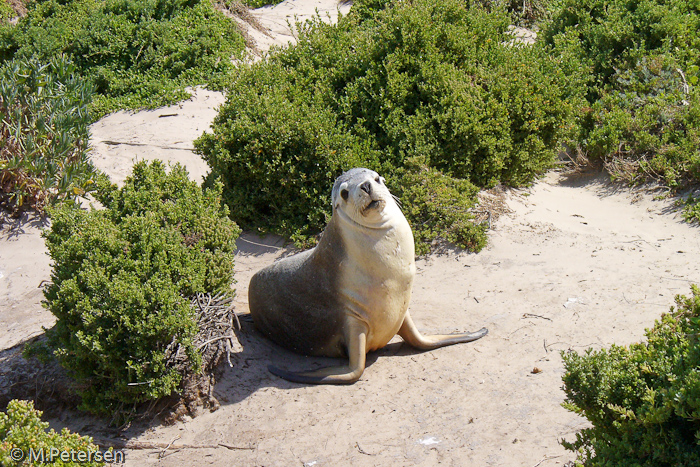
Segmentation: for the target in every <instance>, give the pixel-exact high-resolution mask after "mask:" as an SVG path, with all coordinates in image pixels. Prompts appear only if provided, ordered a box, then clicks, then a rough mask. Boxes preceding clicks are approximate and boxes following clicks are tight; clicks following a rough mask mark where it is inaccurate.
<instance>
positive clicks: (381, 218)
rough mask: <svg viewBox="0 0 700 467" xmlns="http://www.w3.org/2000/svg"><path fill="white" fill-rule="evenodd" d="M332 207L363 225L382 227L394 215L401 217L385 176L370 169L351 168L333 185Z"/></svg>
mask: <svg viewBox="0 0 700 467" xmlns="http://www.w3.org/2000/svg"><path fill="white" fill-rule="evenodd" d="M332 200H333V210H334V211H340V212H341V213H342V214H344V215H346V216H347V217H349V218H350V219H351V220H353V221H354V222H356V223H358V224H360V225H363V226H365V227H381V226H384V225H385V224H386V223H387V222H391V221H392V219H393V218H395V217H396V216H397V215H400V216H401V217H403V214H401V210H400V209H399V207H398V205H397V204H396V201H394V197H393V195H392V194H391V193H390V192H389V189H388V188H387V187H386V185H385V184H384V177H381V176H380V175H379V174H378V173H377V172H375V171H373V170H369V169H360V168H358V169H351V170H348V171H347V172H345V173H344V174H342V175H341V176H340V177H338V178H337V179H336V181H335V184H334V185H333V192H332Z"/></svg>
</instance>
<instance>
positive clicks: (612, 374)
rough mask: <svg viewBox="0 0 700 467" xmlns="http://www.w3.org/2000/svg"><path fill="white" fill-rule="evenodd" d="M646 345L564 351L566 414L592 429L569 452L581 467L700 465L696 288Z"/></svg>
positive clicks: (699, 347)
mask: <svg viewBox="0 0 700 467" xmlns="http://www.w3.org/2000/svg"><path fill="white" fill-rule="evenodd" d="M676 302H677V304H678V306H677V308H676V309H675V310H673V309H672V310H671V312H670V313H668V314H665V315H664V316H663V317H662V319H661V320H660V321H657V323H656V324H655V325H654V327H653V328H652V329H650V330H647V332H646V338H647V342H646V343H639V344H633V345H631V346H629V348H628V347H620V346H617V345H613V346H612V347H611V348H610V349H609V350H600V351H596V352H593V351H590V350H589V351H587V352H586V354H585V355H579V354H576V353H567V354H563V357H564V363H565V368H566V373H565V374H564V377H563V379H564V390H565V392H566V397H567V399H566V402H565V404H564V406H565V407H566V408H568V409H569V410H571V411H573V412H575V413H578V414H580V415H583V416H585V417H586V418H588V420H589V421H590V422H591V423H592V424H593V427H592V428H586V429H584V430H583V431H582V432H581V433H578V434H577V435H576V441H575V442H573V443H564V445H565V446H566V447H567V448H568V449H572V450H580V451H579V452H580V453H581V456H580V458H579V461H580V462H584V464H585V465H586V466H616V467H627V466H629V467H633V466H635V467H665V466H668V467H671V466H673V467H683V466H687V467H691V466H697V465H700V289H698V288H697V287H693V297H691V298H686V297H682V296H681V297H677V299H676Z"/></svg>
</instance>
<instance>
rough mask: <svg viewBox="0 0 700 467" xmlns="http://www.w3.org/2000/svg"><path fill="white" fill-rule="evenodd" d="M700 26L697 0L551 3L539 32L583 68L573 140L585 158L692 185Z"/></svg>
mask: <svg viewBox="0 0 700 467" xmlns="http://www.w3.org/2000/svg"><path fill="white" fill-rule="evenodd" d="M698 30H700V5H699V4H698V3H697V2H686V1H684V0H670V1H660V0H636V1H631V2H630V1H627V0H585V1H582V2H581V1H573V0H562V1H560V2H558V4H557V8H556V9H555V10H554V12H553V15H552V19H551V21H550V22H548V23H547V24H546V25H545V26H544V27H543V30H542V33H541V37H542V38H543V40H544V42H545V43H547V44H549V45H550V46H551V50H552V53H555V54H556V53H569V54H572V55H574V56H577V57H578V58H579V60H580V61H581V63H582V64H583V65H584V66H586V67H589V68H590V70H591V80H590V82H589V86H588V90H587V99H588V101H589V106H587V108H586V109H584V115H582V118H581V131H580V134H579V136H578V141H577V145H578V146H579V149H580V150H581V151H582V153H583V154H584V155H585V156H586V157H587V158H588V159H589V160H590V162H592V163H594V164H604V165H605V166H606V167H607V168H608V169H609V171H610V172H611V174H612V175H613V177H614V178H619V179H622V180H625V181H628V182H632V183H637V182H643V181H651V180H653V181H657V182H661V183H664V184H666V185H667V186H669V187H670V188H672V190H673V191H677V190H679V189H682V188H685V187H688V186H689V185H698V184H699V183H700V133H699V130H698V128H700V91H699V90H698V80H700V73H699V72H698V70H699V69H700V35H698V34H697V32H698ZM691 206H692V205H691ZM695 212H696V211H694V210H693V209H689V210H687V211H686V214H688V217H689V218H695V219H696V220H700V218H698V217H697V216H695V215H694V213H695Z"/></svg>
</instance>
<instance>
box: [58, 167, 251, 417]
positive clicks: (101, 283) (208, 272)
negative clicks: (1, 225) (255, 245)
mask: <svg viewBox="0 0 700 467" xmlns="http://www.w3.org/2000/svg"><path fill="white" fill-rule="evenodd" d="M220 194H221V187H220V186H215V187H213V188H212V189H209V190H205V191H202V189H201V188H200V187H199V186H198V185H197V184H196V183H195V182H192V181H190V180H189V179H188V176H187V171H186V170H185V169H184V168H182V167H180V166H179V165H178V166H175V167H174V168H172V170H171V171H170V173H166V171H165V167H164V166H163V164H162V163H160V162H153V163H152V164H146V163H144V162H141V163H138V164H136V166H135V167H134V171H133V174H132V175H131V176H130V177H128V178H127V180H126V182H125V185H124V187H122V188H121V189H117V188H116V187H115V186H112V185H109V184H108V183H105V182H104V180H103V181H102V182H101V183H100V187H99V189H98V191H97V192H96V194H95V195H96V197H97V198H98V200H99V201H100V202H101V203H102V204H103V205H104V206H105V208H106V209H103V210H95V209H93V210H90V211H83V210H80V209H76V208H73V207H70V206H66V205H63V206H59V207H56V208H52V209H50V214H51V218H52V225H51V228H50V229H49V230H47V231H46V232H45V233H44V236H45V239H46V245H47V247H48V250H49V254H50V256H51V258H52V260H53V262H54V265H53V272H52V275H51V279H52V282H51V283H50V284H49V285H48V286H46V287H45V289H44V295H45V298H46V300H45V302H44V303H45V306H46V307H47V308H48V309H49V310H50V311H51V312H52V313H53V314H54V315H55V316H56V318H57V321H56V324H55V325H54V327H53V328H51V329H49V330H47V335H48V338H49V339H48V342H49V344H48V345H49V349H50V350H51V351H52V352H53V355H54V356H55V357H57V358H58V360H59V362H60V363H61V365H62V366H64V367H65V368H66V369H67V370H68V371H69V372H70V374H71V376H73V377H74V378H76V379H77V380H78V382H79V387H80V395H81V396H82V404H81V408H83V409H85V410H88V411H90V412H94V413H99V414H109V415H113V416H114V415H117V419H119V417H118V415H119V414H120V413H121V412H122V411H123V410H126V409H128V408H129V406H130V405H133V404H137V403H140V402H144V401H149V400H154V399H159V398H161V397H164V396H167V395H170V394H171V393H173V392H174V391H177V390H178V388H179V387H180V384H181V382H182V372H181V371H178V368H174V367H172V366H169V365H168V362H169V361H170V360H172V357H173V355H178V354H179V355H186V356H187V360H188V361H189V365H187V368H186V369H187V370H188V371H192V372H197V371H198V369H199V367H200V360H201V358H200V355H199V352H198V350H197V349H196V348H195V347H194V345H193V343H192V339H193V337H194V336H195V334H196V333H197V320H196V319H195V311H194V310H193V308H192V306H191V305H190V300H189V298H188V297H191V296H192V295H194V294H196V293H202V292H209V293H212V294H217V293H226V294H231V293H232V291H231V285H232V283H233V259H234V249H235V240H236V238H237V237H238V234H239V232H240V230H239V229H238V227H237V226H236V225H235V224H234V223H233V222H232V221H230V220H229V219H228V217H227V214H228V211H227V209H226V207H222V206H221V205H220Z"/></svg>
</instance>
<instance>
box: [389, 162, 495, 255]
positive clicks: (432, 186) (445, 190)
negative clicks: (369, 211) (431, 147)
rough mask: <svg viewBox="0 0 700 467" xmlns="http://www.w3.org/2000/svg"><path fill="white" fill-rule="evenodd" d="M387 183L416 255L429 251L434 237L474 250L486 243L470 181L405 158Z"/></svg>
mask: <svg viewBox="0 0 700 467" xmlns="http://www.w3.org/2000/svg"><path fill="white" fill-rule="evenodd" d="M387 183H388V185H389V188H390V189H391V192H392V193H393V194H394V195H395V196H397V197H398V198H399V199H400V200H401V205H402V207H401V209H402V211H403V213H404V215H405V216H406V218H407V219H410V223H411V225H412V228H413V236H414V239H415V244H416V254H419V255H421V254H427V253H429V252H430V247H431V245H432V244H433V242H434V241H436V240H447V241H448V242H451V243H453V244H455V245H457V246H458V247H460V248H464V249H466V250H469V251H474V252H478V251H481V249H482V248H484V247H485V246H486V224H483V225H476V224H475V223H474V216H473V215H472V212H471V211H472V209H473V208H474V207H475V206H476V200H477V198H476V195H477V193H478V191H479V189H478V188H477V187H476V186H474V185H473V184H472V183H469V182H468V181H466V180H461V179H457V178H453V177H450V176H448V175H444V174H443V173H441V172H440V171H438V170H436V169H432V168H430V167H427V166H426V165H425V164H424V163H422V161H420V160H410V161H407V164H406V167H405V168H400V169H398V170H397V171H396V175H395V177H394V178H393V179H391V180H387Z"/></svg>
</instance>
